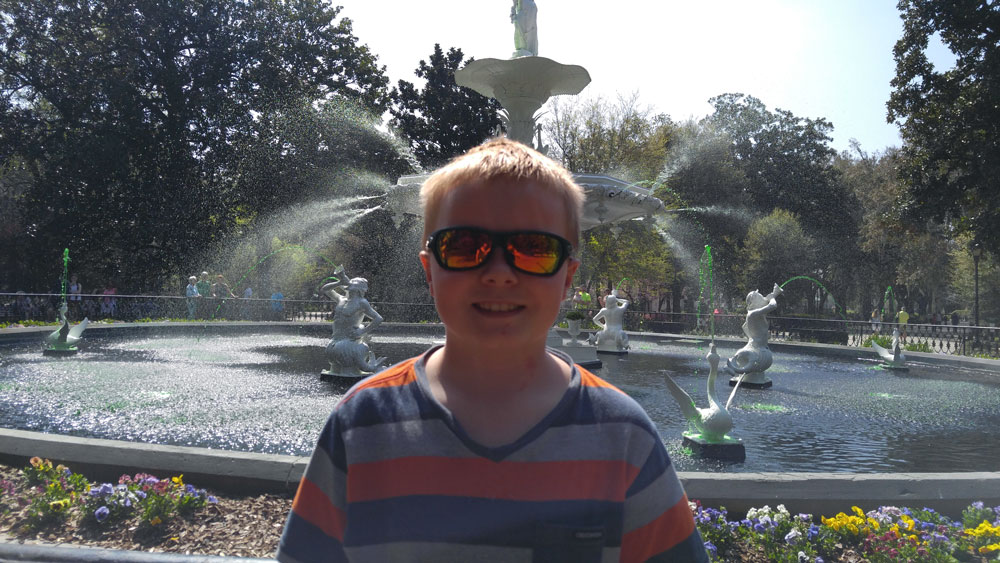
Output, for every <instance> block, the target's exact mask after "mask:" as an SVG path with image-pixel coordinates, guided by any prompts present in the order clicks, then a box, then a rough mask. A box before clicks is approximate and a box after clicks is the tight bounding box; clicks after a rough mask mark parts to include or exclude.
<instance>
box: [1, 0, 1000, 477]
mask: <svg viewBox="0 0 1000 563" xmlns="http://www.w3.org/2000/svg"><path fill="white" fill-rule="evenodd" d="M522 1H525V3H527V1H526V0H522ZM536 56H537V55H536V54H535V53H532V54H531V55H527V56H524V57H519V59H517V60H527V61H531V60H532V59H533V58H535V57H536ZM526 64H534V63H531V62H529V63H526ZM581 88H582V87H581ZM550 95H551V93H550ZM508 112H510V109H509V108H508ZM522 114H523V112H522ZM509 123H510V122H509ZM511 128H512V130H517V131H521V134H522V135H523V134H524V130H526V129H527V127H525V126H523V125H522V126H520V127H514V126H512V127H511ZM528 140H529V141H530V136H529V139H528ZM576 177H577V181H578V182H579V183H581V185H583V186H584V188H585V189H586V190H587V208H586V209H587V210H588V213H587V216H586V217H585V218H584V222H583V224H582V227H584V228H589V227H593V226H595V225H599V224H602V223H604V222H611V221H616V220H624V219H629V218H633V217H643V216H648V215H649V214H651V213H653V212H655V211H657V210H658V209H662V203H661V202H659V200H656V199H655V198H652V197H651V196H650V195H649V193H648V192H647V191H645V190H642V189H641V188H636V187H634V186H631V185H628V184H627V183H625V182H621V181H619V180H614V179H611V178H607V177H603V176H589V175H577V176H576ZM421 182H422V180H421V179H420V177H419V176H410V177H403V178H401V179H400V181H399V186H397V187H398V188H406V187H419V184H420V183H421ZM396 191H397V190H393V192H396ZM415 193H416V191H415V190H410V191H409V192H407V191H406V190H403V189H400V190H398V194H396V195H398V196H400V197H402V198H404V199H405V197H406V196H407V194H409V195H410V196H412V195H414V194H415ZM401 201H403V200H401ZM403 203H404V205H400V206H399V207H395V208H394V207H393V200H392V199H391V198H390V200H389V202H387V204H386V207H387V208H393V209H395V210H396V211H397V212H398V213H399V214H400V215H402V214H403V213H407V212H409V210H411V209H413V206H412V204H413V199H412V197H411V199H410V200H409V203H408V204H407V202H406V201H403ZM339 273H340V274H343V271H342V269H341V271H340V272H339ZM346 278H347V277H346V275H341V276H340V277H338V279H337V281H336V282H333V284H334V285H333V286H332V287H328V286H324V290H327V289H328V291H329V293H333V294H334V295H336V296H337V297H334V295H329V293H328V296H330V297H331V299H336V300H337V302H338V306H339V304H340V303H343V302H345V301H343V300H347V301H350V299H351V295H350V293H351V283H350V282H346V281H345V282H341V281H340V280H341V279H345V280H346ZM353 281H354V280H351V282H353ZM360 283H361V282H360V281H359V282H358V285H356V286H355V288H354V289H355V290H356V291H363V290H362V287H363V286H362V285H360ZM328 285H329V284H328ZM345 287H346V289H347V295H346V296H345V295H344V294H343V293H342V292H341V290H343V289H344V288H345ZM335 289H336V290H337V291H334V290H335ZM324 292H326V291H324ZM363 298H364V294H363V292H362V293H361V299H363ZM369 307H370V305H369ZM371 312H372V313H373V314H369V313H368V312H367V311H365V313H364V314H363V315H362V316H361V317H360V318H357V317H356V316H355V317H352V314H351V313H348V315H347V316H346V317H345V319H346V318H354V319H356V321H351V322H345V324H344V325H343V326H344V327H345V332H343V334H345V335H347V336H346V337H344V338H340V339H338V336H337V335H338V334H339V333H338V328H337V325H336V321H335V323H334V324H335V326H334V338H333V340H332V341H329V344H327V346H326V349H329V348H330V346H333V347H334V348H335V347H336V343H337V342H340V341H345V342H348V343H349V344H350V346H349V347H350V348H353V349H354V350H359V351H362V353H361V354H358V355H357V357H363V360H362V361H355V362H353V365H354V366H356V367H358V366H360V367H358V371H359V372H360V371H365V370H364V367H365V366H366V365H371V362H372V361H373V360H381V361H377V362H376V363H382V361H385V359H383V358H377V359H376V358H374V354H373V353H372V352H371V348H370V346H371V345H374V346H377V347H378V349H379V351H380V352H381V353H384V354H385V355H386V356H387V359H388V361H390V362H393V361H399V360H402V359H405V358H407V357H412V356H414V355H416V354H418V353H419V352H421V351H423V350H425V349H426V348H427V347H428V346H430V345H431V344H432V343H433V342H434V341H435V340H436V339H440V337H441V335H440V334H433V335H429V334H428V333H427V332H416V331H415V328H414V327H405V328H403V327H394V328H393V329H392V330H391V331H385V330H384V329H385V325H382V327H383V330H380V331H379V334H377V335H372V334H370V329H371V328H373V325H376V324H378V322H377V321H376V320H375V319H376V318H377V319H378V321H381V317H380V316H378V314H377V313H375V312H374V309H373V308H372V309H371ZM356 313H357V311H355V314H356ZM365 316H368V317H369V318H371V319H372V322H371V323H369V324H368V325H365V326H361V325H362V324H363V320H364V317H365ZM335 319H336V317H335ZM748 321H749V311H748ZM234 325H235V323H234ZM352 328H353V329H354V330H349V329H352ZM421 328H422V327H421ZM428 328H430V329H433V327H428ZM98 329H99V330H101V332H107V333H115V334H116V336H108V337H103V338H99V339H95V340H94V341H93V342H94V343H93V345H92V346H88V349H87V350H85V352H84V353H82V354H79V355H78V356H76V357H73V358H67V359H65V360H63V361H58V362H39V361H38V360H37V346H36V343H35V342H34V341H32V342H31V343H29V344H25V343H23V342H18V341H16V339H13V340H14V341H13V342H11V341H5V342H0V347H2V349H3V356H4V364H3V367H2V370H0V405H2V407H0V426H3V427H7V428H20V429H28V430H35V431H42V432H49V433H58V434H70V435H76V436H90V437H97V438H108V439H114V440H129V441H136V442H147V443H158V444H172V445H179V446H203V447H209V448H222V449H224V450H240V451H250V452H268V453H278V454H285V455H298V456H301V455H306V454H308V452H309V451H311V449H312V447H313V446H314V444H315V436H316V435H317V434H318V433H319V430H320V428H321V427H322V424H323V422H324V421H325V419H326V416H327V414H328V412H329V410H330V408H331V406H332V405H333V404H335V403H336V401H337V400H339V398H340V397H341V396H342V395H343V393H344V392H345V391H346V387H347V384H346V383H343V382H341V381H336V380H335V381H334V384H333V385H326V384H322V385H321V384H319V383H318V382H316V381H315V380H316V378H315V366H316V365H317V364H318V363H320V362H322V361H323V359H324V358H323V357H322V351H323V350H324V347H323V344H325V343H326V342H327V338H328V337H327V336H326V335H325V334H322V333H324V332H325V331H328V330H329V329H328V328H326V325H325V324H318V323H316V324H313V325H311V326H310V325H309V324H295V325H287V326H269V327H267V328H266V329H260V328H257V327H253V326H249V327H244V326H220V327H206V326H184V327H176V326H175V327H170V326H164V327H152V328H143V327H98ZM60 330H62V329H60ZM174 330H176V331H177V332H180V335H178V334H176V333H174V332H173V331H174ZM230 330H233V331H235V330H239V334H231V333H229V331H230ZM365 330H367V331H368V332H364V331H365ZM13 336H15V337H16V338H20V339H22V340H23V339H24V338H25V337H24V336H22V335H20V334H17V335H13ZM748 336H749V334H748ZM68 337H69V331H68V330H67V340H68ZM359 340H360V344H363V345H364V349H363V350H362V349H361V348H360V347H358V346H355V344H358V343H359ZM765 342H766V341H765ZM632 343H633V344H636V343H642V346H639V347H638V349H637V350H632V352H631V353H630V354H629V356H628V359H627V360H622V361H615V362H609V363H607V365H605V366H604V367H603V368H602V369H603V371H601V372H598V374H599V375H600V376H601V377H603V378H604V379H606V380H607V381H609V382H610V383H612V384H613V385H615V386H617V387H619V388H620V389H622V390H623V391H625V392H626V393H628V394H629V395H631V396H633V397H634V398H635V399H636V400H637V401H639V402H640V403H641V404H642V405H643V407H644V408H645V409H646V410H647V412H648V413H649V414H650V417H651V419H652V420H653V422H654V424H655V425H656V427H657V430H658V431H659V432H660V434H661V435H662V436H664V437H665V438H664V441H665V442H667V445H668V450H669V451H670V454H671V456H672V458H673V460H674V462H675V465H676V466H677V468H678V470H680V471H701V472H719V471H736V472H740V471H742V472H755V473H760V472H770V471H776V472H820V471H822V472H840V473H865V472H868V473H875V472H892V471H896V472H948V471H956V470H961V471H980V472H992V471H995V468H996V467H997V464H998V463H1000V458H998V457H997V455H998V454H997V450H996V448H988V447H987V448H984V447H982V445H983V444H982V443H981V436H982V435H990V433H991V432H993V429H994V428H996V427H997V426H998V425H1000V418H998V414H997V413H1000V387H998V384H997V382H996V378H995V373H996V371H995V370H996V367H995V364H990V365H989V366H987V367H976V366H975V365H972V364H970V365H971V367H969V366H967V365H961V366H959V367H954V366H952V365H944V366H942V364H939V363H937V362H938V361H939V359H938V358H933V357H931V356H930V355H920V354H915V358H916V359H912V358H911V359H910V362H911V364H910V367H911V371H910V373H909V374H908V375H909V376H908V377H907V378H906V380H905V381H902V380H901V379H899V378H894V377H885V374H882V373H877V372H873V370H870V369H868V368H867V367H866V366H863V365H861V362H859V359H858V355H859V354H858V353H856V352H855V351H854V350H849V349H843V350H840V352H841V353H842V354H843V355H846V356H847V358H846V359H845V358H841V357H833V356H828V355H822V354H830V353H831V352H830V350H829V349H823V350H811V351H808V352H807V350H809V349H808V348H805V347H799V348H784V349H782V354H781V355H780V357H779V358H778V361H777V363H776V364H775V365H774V366H773V367H772V368H771V369H772V371H774V372H779V373H781V374H782V375H781V377H780V378H779V380H778V383H776V384H772V385H773V386H772V388H771V389H770V390H769V391H768V393H767V395H766V396H765V395H764V394H762V393H761V392H760V391H758V390H755V389H746V390H744V391H743V392H741V398H743V399H745V400H741V403H742V404H740V405H736V406H732V408H731V409H730V404H729V402H731V401H732V395H731V396H730V401H729V402H727V403H726V404H725V405H721V404H720V402H719V400H718V398H717V397H716V394H715V392H714V385H715V383H716V381H715V376H717V365H718V359H719V356H718V353H716V351H715V344H714V342H713V344H711V351H710V353H709V356H708V360H709V363H710V366H711V368H712V369H711V371H710V373H709V381H708V388H709V408H707V409H698V408H697V407H696V406H695V405H694V404H693V401H692V400H691V399H690V397H691V394H692V393H694V392H695V390H696V389H700V388H702V386H703V385H704V381H703V380H702V379H701V378H700V377H692V376H691V375H692V374H693V373H695V372H696V368H695V366H696V365H701V363H702V362H703V361H704V360H703V359H702V353H703V352H702V351H694V349H693V348H692V347H691V346H689V345H687V344H686V343H684V342H683V341H671V340H668V339H666V338H664V337H662V336H657V335H633V337H632ZM720 346H721V347H723V348H726V344H725V343H720ZM774 346H775V348H776V349H777V348H778V346H780V344H775V345H774ZM730 348H731V349H730V350H728V351H727V350H723V353H724V354H725V353H726V352H731V353H732V352H734V355H733V356H732V358H736V357H737V356H738V355H739V351H736V350H735V348H736V346H731V347H730ZM713 357H714V361H713ZM331 364H332V362H331ZM362 364H364V365H362ZM338 365H339V364H338ZM333 367H334V366H333V365H331V368H333ZM665 377H668V378H670V381H672V382H673V383H674V386H673V387H671V386H670V384H669V383H668V388H669V389H670V391H671V395H670V396H672V399H670V398H667V397H668V395H667V394H666V393H663V392H662V391H663V382H664V378H665ZM348 381H349V380H348ZM678 391H680V392H678ZM734 392H735V390H734ZM685 396H686V397H687V398H686V399H684V397H685ZM675 401H676V402H677V403H678V404H680V405H681V409H682V414H683V417H678V416H677V408H676V406H675V405H674V402H675ZM684 401H686V403H685V402H684ZM688 407H690V409H688ZM685 409H687V410H686V411H685ZM691 409H693V410H691ZM730 410H731V411H732V412H729V411H730ZM958 410H961V411H962V412H963V416H962V417H961V418H960V419H955V418H954V417H951V416H949V414H950V413H954V412H956V411H958ZM723 412H725V413H727V414H728V415H729V425H730V428H731V427H732V426H731V425H732V414H733V413H738V415H739V419H740V421H741V426H740V428H741V429H742V430H743V436H744V438H745V439H746V440H747V449H749V450H750V452H749V456H747V457H746V460H745V461H744V462H742V463H737V464H731V463H722V464H720V463H719V462H716V461H711V460H706V459H698V458H692V457H690V456H687V455H685V454H684V448H685V447H688V448H690V447H692V446H691V445H690V444H688V443H687V442H681V441H680V440H679V439H674V438H673V437H674V436H678V435H680V434H681V433H682V432H683V431H684V429H685V428H686V427H687V426H688V424H692V425H694V428H695V430H698V429H699V425H700V427H701V429H700V430H699V433H701V434H702V435H704V434H706V433H707V434H708V435H709V436H710V437H712V438H718V436H719V434H720V433H721V435H722V436H723V437H725V436H726V435H727V433H728V429H727V430H721V429H722V428H724V427H725V426H726V424H724V422H725V419H726V416H724V415H723ZM692 413H697V417H693V416H688V415H690V414H692ZM689 420H690V421H691V422H689ZM695 420H697V423H695V422H694V421H695ZM720 430H721V432H720ZM688 437H689V436H687V435H684V438H685V439H686V438H688ZM692 477H693V478H696V474H692ZM726 479H728V476H727V477H726ZM786 491H787V488H786V487H785V484H784V483H783V482H780V481H778V484H777V485H776V487H775V495H780V494H781V493H784V492H786Z"/></svg>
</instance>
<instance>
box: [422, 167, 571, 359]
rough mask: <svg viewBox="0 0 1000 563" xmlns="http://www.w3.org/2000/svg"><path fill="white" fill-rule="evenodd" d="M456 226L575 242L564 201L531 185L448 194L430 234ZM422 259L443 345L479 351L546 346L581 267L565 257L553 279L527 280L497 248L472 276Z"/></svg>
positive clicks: (466, 188) (470, 187)
mask: <svg viewBox="0 0 1000 563" xmlns="http://www.w3.org/2000/svg"><path fill="white" fill-rule="evenodd" d="M457 226H466V227H469V226H471V227H480V228H483V229H488V230H491V231H516V230H535V231H546V232H550V233H553V234H557V235H559V236H562V237H563V238H566V239H568V240H573V236H572V234H573V233H570V232H569V225H568V221H567V217H566V206H565V203H564V202H563V200H562V199H561V198H560V197H559V196H558V195H556V194H554V193H552V192H550V191H543V189H542V188H540V187H539V186H537V185H535V184H533V183H530V182H529V183H521V184H516V183H510V182H506V181H499V182H490V183H485V184H483V183H479V184H467V185H463V186H460V187H458V188H457V189H454V190H452V191H451V192H450V193H449V194H448V195H447V196H445V198H444V199H443V200H442V201H441V208H440V209H439V213H438V217H437V224H435V225H431V228H430V229H429V230H430V231H436V230H438V229H442V228H445V227H457ZM420 261H421V262H422V263H423V266H424V271H425V273H426V275H427V284H428V286H429V287H430V291H431V295H432V296H433V297H434V301H435V303H436V305H437V310H438V314H439V315H440V316H441V320H442V321H444V324H445V326H446V328H447V345H448V346H468V347H469V348H470V349H480V350H485V349H489V348H506V349H511V348H512V347H514V346H529V347H530V346H538V345H542V346H543V345H544V343H545V337H546V335H547V333H548V330H549V327H551V326H552V323H553V322H554V321H555V318H556V315H557V314H558V312H559V305H560V303H561V302H562V300H563V299H564V297H565V295H566V290H567V289H569V287H570V285H571V282H572V281H573V274H574V272H576V269H577V267H579V265H580V262H579V260H577V259H575V258H570V259H569V260H567V261H566V262H565V263H564V264H563V265H562V266H561V267H560V269H559V270H558V272H557V273H556V274H555V275H553V276H548V277H543V276H533V275H528V274H524V273H522V272H519V271H517V270H515V269H513V268H512V267H510V266H509V265H508V264H507V262H506V261H505V260H504V255H503V250H502V249H496V250H495V251H494V253H493V254H492V255H491V256H490V257H489V258H488V259H487V261H486V263H485V264H483V265H482V266H480V267H479V268H476V269H473V270H465V271H457V272H456V271H449V270H445V269H443V268H441V266H440V265H439V264H438V263H437V260H435V258H434V256H433V255H432V254H431V253H430V252H429V251H428V250H426V249H424V250H423V251H421V252H420Z"/></svg>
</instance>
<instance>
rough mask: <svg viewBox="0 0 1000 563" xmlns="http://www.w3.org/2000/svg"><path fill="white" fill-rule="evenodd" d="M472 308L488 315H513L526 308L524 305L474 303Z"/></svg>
mask: <svg viewBox="0 0 1000 563" xmlns="http://www.w3.org/2000/svg"><path fill="white" fill-rule="evenodd" d="M472 306H473V307H475V308H476V309H478V310H480V311H484V312H487V313H511V312H514V311H518V310H521V309H523V308H524V305H514V304H511V303H473V304H472Z"/></svg>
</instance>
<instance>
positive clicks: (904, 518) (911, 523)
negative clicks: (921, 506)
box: [899, 514, 916, 531]
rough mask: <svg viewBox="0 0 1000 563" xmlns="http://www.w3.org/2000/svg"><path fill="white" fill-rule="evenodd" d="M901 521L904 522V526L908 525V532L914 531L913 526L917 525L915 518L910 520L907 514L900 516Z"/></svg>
mask: <svg viewBox="0 0 1000 563" xmlns="http://www.w3.org/2000/svg"><path fill="white" fill-rule="evenodd" d="M899 519H900V520H902V521H903V524H905V525H906V530H907V531H910V530H912V529H913V526H914V525H916V522H914V521H913V518H910V517H909V516H907V515H905V514H900V515H899Z"/></svg>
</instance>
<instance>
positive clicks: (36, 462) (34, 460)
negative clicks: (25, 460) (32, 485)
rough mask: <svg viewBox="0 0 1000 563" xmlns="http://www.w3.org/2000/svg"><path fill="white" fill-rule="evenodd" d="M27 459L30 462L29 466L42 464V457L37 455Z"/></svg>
mask: <svg viewBox="0 0 1000 563" xmlns="http://www.w3.org/2000/svg"><path fill="white" fill-rule="evenodd" d="M29 461H30V462H31V466H32V467H41V466H42V458H40V457H38V456H37V455H36V456H35V457H33V458H31V459H30V460H29Z"/></svg>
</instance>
